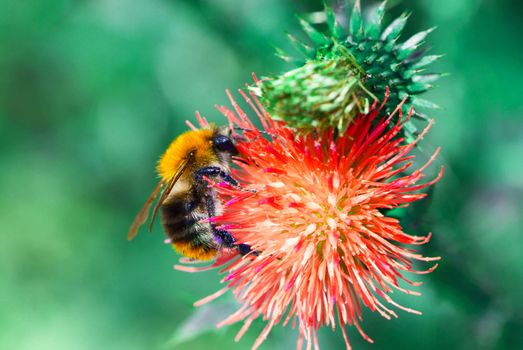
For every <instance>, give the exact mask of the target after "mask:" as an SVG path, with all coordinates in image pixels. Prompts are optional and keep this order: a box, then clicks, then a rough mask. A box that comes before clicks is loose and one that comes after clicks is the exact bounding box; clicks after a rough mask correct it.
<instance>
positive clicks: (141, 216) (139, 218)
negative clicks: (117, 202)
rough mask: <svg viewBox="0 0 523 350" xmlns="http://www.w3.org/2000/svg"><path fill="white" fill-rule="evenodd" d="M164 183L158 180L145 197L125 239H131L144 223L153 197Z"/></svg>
mask: <svg viewBox="0 0 523 350" xmlns="http://www.w3.org/2000/svg"><path fill="white" fill-rule="evenodd" d="M163 185H164V183H163V182H162V181H160V182H159V183H158V185H156V188H155V189H154V191H153V193H151V195H150V196H149V198H147V200H146V201H145V204H144V205H143V207H142V209H140V211H139V212H138V214H137V215H136V218H135V219H134V221H133V224H132V225H131V228H130V229H129V233H128V234H127V239H128V240H131V239H133V238H134V236H136V233H138V229H139V228H140V226H142V225H143V224H145V222H146V221H147V217H148V216H149V209H151V205H152V204H153V202H154V199H155V198H156V197H157V196H158V194H159V193H160V191H161V190H162V187H163Z"/></svg>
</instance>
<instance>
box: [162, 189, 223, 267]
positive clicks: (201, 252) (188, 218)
mask: <svg viewBox="0 0 523 350" xmlns="http://www.w3.org/2000/svg"><path fill="white" fill-rule="evenodd" d="M190 197H193V198H189V199H188V198H187V194H185V195H184V196H176V197H174V198H173V197H171V198H170V199H169V200H168V201H167V203H165V204H163V205H162V225H163V227H164V229H165V232H166V233H167V236H168V237H169V238H170V240H171V242H172V245H173V247H174V249H176V250H177V251H178V252H179V253H180V254H182V255H185V256H187V257H189V258H192V259H197V260H209V259H212V258H214V257H215V256H216V254H217V248H218V245H217V243H216V242H215V240H214V235H213V229H212V227H211V225H210V224H209V223H201V222H199V221H200V220H201V219H205V218H207V217H208V214H207V211H206V206H205V203H201V202H200V203H199V202H198V201H197V198H194V197H197V196H190ZM200 200H201V198H200Z"/></svg>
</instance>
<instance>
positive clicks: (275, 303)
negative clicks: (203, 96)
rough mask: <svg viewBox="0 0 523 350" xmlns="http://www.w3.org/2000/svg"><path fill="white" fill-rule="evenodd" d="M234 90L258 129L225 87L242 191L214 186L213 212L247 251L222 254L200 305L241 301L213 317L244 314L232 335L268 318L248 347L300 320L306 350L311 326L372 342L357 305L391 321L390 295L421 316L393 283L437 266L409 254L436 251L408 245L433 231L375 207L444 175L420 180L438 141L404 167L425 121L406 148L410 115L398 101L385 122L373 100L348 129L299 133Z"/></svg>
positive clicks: (404, 199) (313, 332)
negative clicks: (214, 287)
mask: <svg viewBox="0 0 523 350" xmlns="http://www.w3.org/2000/svg"><path fill="white" fill-rule="evenodd" d="M241 93H242V95H243V96H244V97H245V99H246V101H247V103H248V104H249V105H250V106H251V107H252V108H253V110H254V111H255V113H256V114H257V116H258V118H259V120H260V121H261V123H262V125H263V129H264V131H259V130H258V129H257V128H256V127H255V126H254V124H253V123H252V122H251V121H250V120H249V118H248V117H247V115H246V114H245V112H244V111H243V110H242V109H240V107H239V106H238V105H237V104H236V103H235V101H234V100H233V99H232V98H231V97H230V94H229V97H230V99H231V102H232V105H233V107H234V110H230V109H228V108H225V107H219V108H218V109H219V110H220V111H221V112H222V113H223V114H224V115H225V116H226V117H227V118H228V119H229V122H230V123H231V126H233V127H236V128H240V129H243V135H241V136H239V138H240V139H241V141H240V142H239V145H238V150H239V152H240V155H241V157H240V158H239V159H237V161H236V165H237V167H238V168H237V169H235V170H233V176H234V177H235V178H236V179H237V180H238V181H239V182H240V183H241V187H238V188H234V187H231V186H228V185H225V184H214V186H215V188H216V189H217V191H218V192H219V194H220V195H221V196H222V198H223V199H224V208H223V209H224V211H223V214H222V215H220V216H218V217H215V218H211V219H210V220H211V221H213V222H214V223H215V224H217V225H221V227H223V228H224V229H227V230H229V231H230V232H231V233H232V234H233V235H234V237H235V238H236V239H237V241H238V242H239V243H245V244H248V245H250V246H251V248H252V250H253V252H252V253H250V254H248V255H245V256H238V255H237V254H236V253H234V252H223V254H222V256H221V257H220V258H219V259H218V260H217V261H216V262H215V263H214V264H213V265H212V266H211V267H215V266H222V272H224V273H226V276H225V278H224V279H223V281H222V282H224V283H227V286H226V287H225V288H224V289H222V290H220V291H219V292H217V293H216V294H215V295H212V296H210V297H207V298H206V299H204V300H202V301H200V302H198V303H197V304H202V303H205V302H208V301H210V300H212V299H214V298H215V297H218V296H219V295H222V294H223V293H225V292H226V291H227V290H229V289H230V290H232V292H233V293H234V294H235V296H236V297H237V299H238V300H239V301H240V302H241V303H242V307H241V308H240V309H239V310H238V311H237V312H235V313H234V314H232V315H230V316H229V317H228V318H227V319H225V320H224V321H223V322H222V323H221V324H220V325H227V324H231V323H235V322H238V321H244V323H245V325H244V327H243V328H242V329H241V330H240V332H239V334H238V336H237V340H238V339H239V338H240V337H241V336H242V334H243V333H244V332H245V331H246V330H247V329H248V328H249V325H250V324H251V323H252V321H253V320H254V319H256V318H258V317H263V319H264V320H267V322H268V323H267V326H266V327H265V329H264V330H263V332H262V333H261V335H260V336H259V337H258V339H257V340H256V342H255V344H254V346H253V349H256V348H257V347H258V346H259V345H260V344H261V343H262V342H263V340H264V339H265V338H266V336H267V334H268V333H269V332H270V330H271V328H272V327H273V326H274V325H276V324H279V323H283V325H286V324H287V323H289V322H290V321H291V322H292V325H293V327H294V326H295V325H296V324H298V327H299V332H300V337H299V341H298V348H299V349H300V348H301V346H302V343H303V341H306V343H307V349H310V348H311V346H312V345H314V347H315V348H318V340H317V330H318V328H319V327H321V326H324V325H326V326H330V327H332V328H333V329H334V328H335V326H336V324H339V326H340V328H341V330H342V332H343V336H344V339H345V343H346V345H347V348H348V349H349V348H350V345H349V341H348V338H347V335H346V332H345V326H346V325H354V326H355V327H356V328H357V329H358V331H359V332H360V333H361V335H362V336H363V337H364V338H365V339H366V340H368V341H370V342H372V340H371V339H370V338H369V337H368V336H367V335H366V334H365V333H364V332H363V331H362V329H361V327H360V324H359V322H360V321H361V312H362V305H363V306H366V307H368V308H369V309H371V310H372V311H377V312H379V313H380V314H381V315H382V316H383V317H385V318H387V319H390V318H391V316H393V317H397V316H396V313H395V312H394V311H393V310H391V309H390V308H389V307H388V306H387V305H386V304H387V303H388V304H391V305H393V306H395V307H398V308H400V309H403V310H406V311H408V312H413V313H419V312H417V311H415V310H412V309H409V308H405V307H403V306H401V305H399V304H397V303H396V302H395V301H394V300H393V299H392V298H391V297H390V295H389V294H390V293H391V292H392V291H393V290H394V289H396V290H399V291H401V292H404V293H407V294H414V295H416V294H419V293H417V292H415V291H412V290H410V289H404V288H402V287H400V286H399V281H400V280H404V281H406V282H408V283H409V284H410V285H413V286H417V285H419V283H417V282H411V281H409V280H407V279H406V278H405V277H404V276H403V274H404V273H405V272H415V273H426V272H430V271H432V270H433V269H434V268H435V267H436V266H434V267H432V268H430V269H428V270H426V271H415V270H413V261H415V260H421V261H432V260H437V259H439V258H427V257H423V256H422V255H420V254H418V253H416V252H415V251H413V250H411V249H408V248H406V247H404V246H403V245H405V244H412V245H420V244H424V243H426V242H427V241H428V240H429V238H430V234H429V235H428V236H423V237H420V236H411V235H409V234H407V233H405V232H404V231H403V229H402V227H401V226H400V224H399V221H398V220H397V219H395V218H391V217H387V216H386V215H384V214H383V213H382V211H380V210H383V209H393V208H398V207H404V206H407V205H408V204H409V203H411V202H414V201H416V200H419V199H421V198H423V197H425V194H424V193H419V192H418V191H419V190H421V189H423V188H425V187H427V186H429V185H431V184H433V183H435V182H436V181H437V180H438V179H439V178H440V177H441V175H442V173H443V169H442V170H441V172H440V173H439V175H438V176H437V177H436V178H435V179H434V180H432V181H430V182H426V183H422V184H419V181H420V180H421V179H422V178H423V174H422V172H423V170H424V169H425V168H426V167H427V166H428V165H429V164H430V163H431V162H432V160H434V158H435V157H436V154H437V153H438V151H439V149H438V151H436V152H435V153H434V155H433V156H432V157H431V158H430V159H429V161H428V162H427V163H426V164H425V165H423V166H422V167H421V168H419V169H417V170H414V171H412V172H410V173H409V174H408V175H405V172H406V171H407V170H408V169H409V168H410V167H411V166H412V164H413V162H412V160H413V158H414V157H413V156H411V155H409V152H410V151H411V150H412V149H413V147H414V146H415V144H416V142H417V141H418V140H419V139H421V138H422V137H423V135H424V134H425V133H426V132H427V131H428V129H429V128H430V126H431V125H432V122H431V123H430V124H429V125H428V127H427V128H426V129H425V130H424V131H423V132H422V133H421V135H420V136H419V138H418V140H416V141H415V142H413V143H411V144H409V145H405V144H404V143H403V139H402V138H401V137H399V135H400V132H401V131H402V128H403V126H404V125H405V122H406V120H405V119H408V117H407V118H402V116H401V106H399V107H398V108H397V110H396V112H395V113H394V114H393V115H391V116H388V117H386V118H381V117H380V110H381V106H376V105H375V106H373V108H372V109H371V111H370V113H368V114H366V115H361V116H359V117H358V118H357V119H356V120H355V121H354V122H353V123H352V124H351V125H350V126H349V127H348V129H347V131H346V132H345V133H344V134H343V135H335V133H334V132H333V131H327V132H323V133H318V134H313V133H311V134H307V135H297V134H296V132H295V131H294V130H292V129H290V128H288V127H287V126H286V125H285V124H283V123H281V122H276V121H274V120H272V119H271V117H270V116H269V115H268V114H267V112H266V111H265V110H264V109H263V107H262V106H261V105H260V103H259V102H258V101H257V100H256V98H255V97H254V96H252V98H253V100H251V99H250V98H249V97H248V96H246V95H245V94H244V93H243V92H241ZM409 116H410V115H409ZM380 118H381V119H380ZM205 123H206V121H205V120H204V119H200V124H205ZM177 268H178V269H183V270H186V271H195V270H199V269H198V268H190V267H187V266H177Z"/></svg>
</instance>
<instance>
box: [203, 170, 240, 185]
mask: <svg viewBox="0 0 523 350" xmlns="http://www.w3.org/2000/svg"><path fill="white" fill-rule="evenodd" d="M205 176H206V177H209V178H211V177H217V176H219V177H221V178H222V179H223V181H225V182H227V183H228V184H230V185H233V186H238V181H236V180H234V179H233V178H232V176H231V175H229V174H228V173H227V172H226V171H225V170H223V169H222V168H220V167H217V166H207V167H204V168H200V169H198V170H196V171H195V172H194V178H195V179H196V181H198V182H200V183H201V182H203V181H204V177H205Z"/></svg>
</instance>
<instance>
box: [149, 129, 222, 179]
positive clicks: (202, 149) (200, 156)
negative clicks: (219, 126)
mask: <svg viewBox="0 0 523 350" xmlns="http://www.w3.org/2000/svg"><path fill="white" fill-rule="evenodd" d="M214 133H215V130H214V128H210V129H200V130H190V131H186V132H184V133H183V134H181V135H180V136H178V137H177V138H176V139H174V141H173V142H171V144H170V145H169V147H167V150H166V151H165V153H164V154H163V155H162V157H161V158H160V160H159V162H158V166H157V171H158V174H159V175H160V177H161V178H162V180H163V181H169V180H170V179H172V178H173V176H175V173H176V171H177V169H178V167H179V165H180V164H181V162H182V161H183V160H184V159H186V157H187V156H188V155H189V153H190V152H191V151H196V154H195V157H194V161H193V162H191V164H188V165H187V169H186V171H185V172H184V174H183V175H182V177H185V176H187V174H192V173H193V172H194V171H195V170H196V169H198V168H200V167H202V166H205V165H206V164H210V163H213V162H216V161H218V157H217V155H216V154H215V152H214V151H213V148H212V138H213V135H214Z"/></svg>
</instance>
